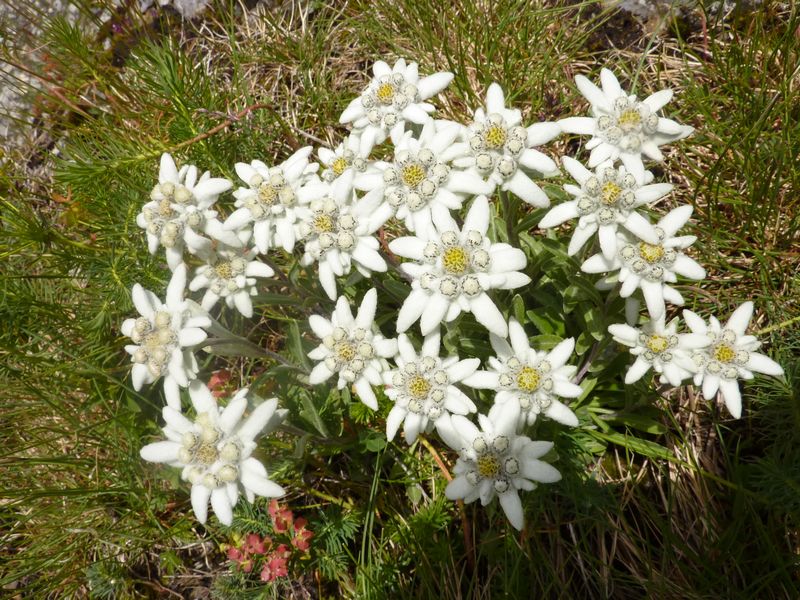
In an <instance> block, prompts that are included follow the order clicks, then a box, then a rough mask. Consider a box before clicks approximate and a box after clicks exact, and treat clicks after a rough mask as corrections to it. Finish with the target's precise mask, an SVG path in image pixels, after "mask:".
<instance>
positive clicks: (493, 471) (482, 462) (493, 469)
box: [477, 454, 500, 479]
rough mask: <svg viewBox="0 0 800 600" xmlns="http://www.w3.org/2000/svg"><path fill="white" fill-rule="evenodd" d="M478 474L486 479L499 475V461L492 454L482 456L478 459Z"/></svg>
mask: <svg viewBox="0 0 800 600" xmlns="http://www.w3.org/2000/svg"><path fill="white" fill-rule="evenodd" d="M477 462H478V474H479V475H480V476H481V477H485V478H487V479H493V478H495V477H497V476H498V475H499V474H500V461H499V460H498V459H497V457H496V456H495V455H494V454H484V455H483V456H480V457H478V461H477Z"/></svg>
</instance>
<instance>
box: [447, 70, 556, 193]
mask: <svg viewBox="0 0 800 600" xmlns="http://www.w3.org/2000/svg"><path fill="white" fill-rule="evenodd" d="M521 122H522V113H521V112H520V111H519V110H518V109H510V108H506V106H505V96H504V94H503V90H502V88H501V87H500V86H499V85H498V84H496V83H493V84H492V85H490V86H489V90H488V91H487V92H486V107H485V108H478V109H476V110H475V114H474V115H473V122H472V124H471V125H469V126H468V127H467V128H466V129H465V130H464V134H463V137H464V141H465V143H466V144H467V148H468V152H469V154H468V156H467V157H465V158H461V159H457V160H455V161H454V163H453V164H454V165H456V166H458V167H468V168H470V169H473V170H474V171H475V172H476V173H477V174H478V175H479V176H480V177H481V178H482V179H484V180H486V181H487V182H488V183H489V184H490V185H491V186H492V189H491V190H490V191H494V189H495V187H496V186H499V187H500V189H501V190H504V191H510V192H512V193H513V194H515V195H516V196H519V197H520V198H522V199H523V200H524V201H525V202H527V203H528V204H532V205H534V206H538V207H547V206H549V205H550V199H549V198H548V197H547V195H546V194H545V193H544V192H543V191H542V189H541V188H540V187H539V186H538V185H537V184H536V183H534V181H533V180H532V179H531V178H530V177H529V176H528V175H527V174H526V173H525V170H524V169H528V170H530V171H535V172H536V173H539V174H541V175H545V176H549V175H555V174H556V173H558V167H557V166H556V164H555V163H554V162H553V160H552V159H551V158H549V157H548V156H546V155H545V154H542V153H541V152H539V151H538V150H535V149H534V147H535V146H539V145H541V144H544V143H547V142H549V141H550V140H552V139H553V138H555V137H556V136H558V135H560V134H561V128H560V127H559V126H558V125H556V124H555V123H536V124H534V125H531V126H530V127H528V128H525V127H523V126H522V125H520V123H521Z"/></svg>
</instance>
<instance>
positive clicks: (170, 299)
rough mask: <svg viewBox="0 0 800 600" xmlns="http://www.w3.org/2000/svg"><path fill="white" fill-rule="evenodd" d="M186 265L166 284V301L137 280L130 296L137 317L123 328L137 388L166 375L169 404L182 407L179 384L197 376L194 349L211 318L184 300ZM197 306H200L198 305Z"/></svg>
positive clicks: (132, 374)
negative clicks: (128, 343)
mask: <svg viewBox="0 0 800 600" xmlns="http://www.w3.org/2000/svg"><path fill="white" fill-rule="evenodd" d="M185 287H186V265H183V264H182V265H180V266H179V267H178V268H177V269H175V272H174V273H173V274H172V279H171V280H170V282H169V285H168V286H167V297H166V303H164V304H162V303H161V300H159V299H158V298H157V297H156V295H155V294H153V293H152V292H150V291H148V290H146V289H144V288H143V287H142V286H140V285H139V284H138V283H137V284H135V285H134V286H133V290H132V293H131V296H132V298H133V304H134V306H135V307H136V310H138V311H139V314H140V315H142V316H141V317H139V318H138V319H125V321H124V322H123V323H122V327H121V328H120V330H121V331H122V334H123V335H126V336H128V337H129V338H131V341H133V344H130V345H128V346H125V351H126V352H128V354H130V355H131V358H132V361H133V363H134V365H133V368H132V369H131V379H132V380H133V388H134V389H135V390H140V389H142V385H143V384H145V383H153V382H154V381H156V380H157V379H159V378H160V377H164V395H165V396H166V398H167V405H169V406H171V407H172V408H173V409H175V410H178V411H179V410H180V409H181V399H180V393H179V391H178V387H179V386H180V387H187V386H188V385H189V382H190V381H191V380H192V379H194V378H195V376H196V375H197V360H196V359H195V357H194V354H193V353H192V349H193V348H195V347H196V346H198V345H199V344H201V343H202V342H203V341H204V340H205V339H206V332H205V331H203V328H208V327H210V326H211V319H209V318H208V316H207V315H204V314H201V313H200V312H199V309H197V310H192V308H191V306H190V305H189V303H188V302H187V301H186V300H184V298H183V293H184V289H185ZM194 306H197V305H196V304H195V305H194Z"/></svg>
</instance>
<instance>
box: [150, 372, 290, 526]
mask: <svg viewBox="0 0 800 600" xmlns="http://www.w3.org/2000/svg"><path fill="white" fill-rule="evenodd" d="M189 396H190V397H191V399H192V405H193V406H194V409H195V411H196V415H197V416H196V417H195V420H194V422H192V421H190V420H189V419H187V418H186V417H185V416H183V415H182V414H181V413H180V411H178V410H176V409H174V408H172V407H170V406H165V407H164V409H163V411H162V414H163V416H164V421H165V422H166V425H165V427H164V428H163V432H164V435H165V436H166V438H167V439H166V440H165V441H162V442H154V443H152V444H148V445H146V446H145V447H144V448H142V450H141V452H140V454H141V456H142V458H143V459H144V460H146V461H148V462H156V463H166V464H168V465H170V466H172V467H179V468H181V469H182V471H181V479H183V480H184V481H188V482H190V483H191V484H192V509H193V510H194V514H195V516H196V517H197V520H198V521H200V522H201V523H205V522H206V519H207V517H208V501H209V499H210V500H211V508H212V509H213V510H214V514H216V515H217V518H218V519H219V521H220V523H223V524H225V525H230V524H231V523H232V522H233V507H234V506H236V503H237V501H238V499H239V484H241V485H242V488H243V489H244V492H245V495H246V497H247V500H248V501H249V502H253V501H254V500H255V497H256V495H258V496H266V497H268V498H275V497H278V496H283V494H284V491H283V488H282V487H281V486H279V485H278V484H276V483H275V482H273V481H271V480H270V479H269V478H268V477H267V470H266V469H265V468H264V465H262V464H261V462H259V460H258V459H256V458H253V457H252V456H250V455H251V454H252V452H253V450H254V449H255V447H256V443H255V438H256V437H257V436H258V435H259V433H264V434H266V433H269V432H270V431H272V430H273V429H275V428H276V427H277V426H278V425H280V423H281V421H282V420H283V418H284V416H285V414H286V412H287V411H286V410H276V409H277V406H278V401H277V400H276V399H275V398H272V399H271V400H266V401H264V402H261V403H260V404H259V405H258V406H256V408H255V409H254V410H253V412H252V413H250V416H249V417H248V418H247V419H246V420H245V421H244V422H242V415H243V414H244V412H245V410H246V409H247V397H248V390H247V388H245V389H242V390H239V391H238V392H237V393H236V394H235V395H234V396H233V398H231V400H230V402H228V405H227V406H226V407H225V408H224V409H221V408H220V407H219V406H217V401H216V400H215V399H214V396H213V395H212V394H211V391H210V390H209V389H208V388H207V387H206V385H205V384H204V383H203V382H201V381H198V380H195V381H193V382H192V384H191V385H190V386H189ZM251 398H252V399H256V398H255V397H254V396H252V395H251Z"/></svg>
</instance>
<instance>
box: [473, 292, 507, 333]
mask: <svg viewBox="0 0 800 600" xmlns="http://www.w3.org/2000/svg"><path fill="white" fill-rule="evenodd" d="M469 307H470V311H472V314H473V315H474V316H475V320H476V321H478V323H480V324H481V325H483V326H484V327H486V329H488V330H489V331H491V332H492V333H494V334H495V335H499V336H501V337H505V336H506V334H507V333H508V326H507V325H506V321H505V319H504V318H503V314H502V313H501V312H500V310H499V309H498V308H497V306H496V305H495V303H494V302H492V300H491V298H489V296H488V295H487V294H486V292H481V293H480V294H478V295H477V296H475V297H474V298H471V299H470V300H469Z"/></svg>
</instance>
